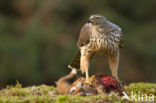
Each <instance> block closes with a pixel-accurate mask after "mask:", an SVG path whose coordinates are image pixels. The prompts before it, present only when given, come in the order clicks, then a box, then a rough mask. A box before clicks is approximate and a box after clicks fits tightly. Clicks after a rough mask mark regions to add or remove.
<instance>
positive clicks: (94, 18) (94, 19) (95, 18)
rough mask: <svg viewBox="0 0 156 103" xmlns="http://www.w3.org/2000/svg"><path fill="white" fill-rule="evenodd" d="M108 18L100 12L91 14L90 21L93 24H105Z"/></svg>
mask: <svg viewBox="0 0 156 103" xmlns="http://www.w3.org/2000/svg"><path fill="white" fill-rule="evenodd" d="M107 21H108V20H107V19H106V18H105V17H104V16H102V15H99V14H94V15H91V16H90V17H89V19H88V23H92V24H93V25H103V24H106V23H107Z"/></svg>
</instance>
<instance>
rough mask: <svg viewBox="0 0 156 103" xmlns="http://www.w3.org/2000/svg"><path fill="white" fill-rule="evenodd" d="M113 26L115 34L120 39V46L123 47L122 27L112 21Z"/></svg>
mask: <svg viewBox="0 0 156 103" xmlns="http://www.w3.org/2000/svg"><path fill="white" fill-rule="evenodd" d="M110 25H111V27H112V31H113V33H112V34H113V35H114V36H116V37H117V38H118V39H119V47H120V48H123V36H122V29H121V28H120V27H119V26H117V25H115V24H113V23H110Z"/></svg>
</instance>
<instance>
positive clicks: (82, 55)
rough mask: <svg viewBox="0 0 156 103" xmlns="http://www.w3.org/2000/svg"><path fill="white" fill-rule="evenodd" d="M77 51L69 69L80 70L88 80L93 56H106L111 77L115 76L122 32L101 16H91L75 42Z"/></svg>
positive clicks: (121, 43) (121, 42)
mask: <svg viewBox="0 0 156 103" xmlns="http://www.w3.org/2000/svg"><path fill="white" fill-rule="evenodd" d="M77 46H78V51H77V53H76V56H75V57H74V59H73V60H72V61H71V62H70V64H69V65H68V67H69V68H71V69H80V70H81V71H82V73H84V72H85V74H86V81H87V82H88V83H91V82H90V80H89V73H88V69H89V64H90V60H91V58H92V57H93V55H94V54H98V55H104V56H108V58H109V65H110V69H111V72H112V75H113V76H114V77H115V78H116V79H117V80H118V81H119V79H118V76H117V71H118V63H119V49H120V48H122V47H123V37H122V30H121V28H120V27H119V26H117V25H115V24H113V23H112V22H110V21H109V20H107V19H106V18H105V17H104V16H102V15H98V14H95V15H91V16H90V17H89V19H88V22H87V23H86V24H85V25H84V26H83V27H82V28H81V31H80V35H79V38H78V42H77Z"/></svg>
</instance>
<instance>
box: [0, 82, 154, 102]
mask: <svg viewBox="0 0 156 103" xmlns="http://www.w3.org/2000/svg"><path fill="white" fill-rule="evenodd" d="M124 88H125V91H126V92H127V93H128V94H130V92H131V91H133V92H134V93H138V92H140V93H143V94H154V95H155V96H156V84H152V83H132V84H130V85H128V86H125V87H124ZM155 98H156V97H155ZM103 102H106V103H131V102H130V101H128V100H123V99H121V97H119V96H116V95H113V94H112V95H111V96H109V95H107V94H105V95H104V94H103V95H97V96H90V97H82V96H66V95H60V94H58V93H57V90H56V88H55V87H53V86H47V85H41V86H31V87H25V88H22V85H21V84H19V83H17V84H16V85H15V86H7V87H6V88H4V89H2V90H1V91H0V103H103Z"/></svg>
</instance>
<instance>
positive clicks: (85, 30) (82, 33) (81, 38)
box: [68, 23, 91, 69]
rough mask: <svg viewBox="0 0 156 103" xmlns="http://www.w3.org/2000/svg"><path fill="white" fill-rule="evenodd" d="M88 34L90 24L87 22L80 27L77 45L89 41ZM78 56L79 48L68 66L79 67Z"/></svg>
mask: <svg viewBox="0 0 156 103" xmlns="http://www.w3.org/2000/svg"><path fill="white" fill-rule="evenodd" d="M90 35H91V24H89V23H87V24H85V25H84V26H83V27H82V29H81V31H80V35H79V39H78V42H77V46H78V47H81V46H83V45H85V44H87V43H89V39H90ZM80 57H81V52H80V49H79V50H78V51H77V53H76V55H75V57H74V58H73V60H72V61H71V62H70V64H69V65H68V67H69V68H71V69H79V68H80Z"/></svg>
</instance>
